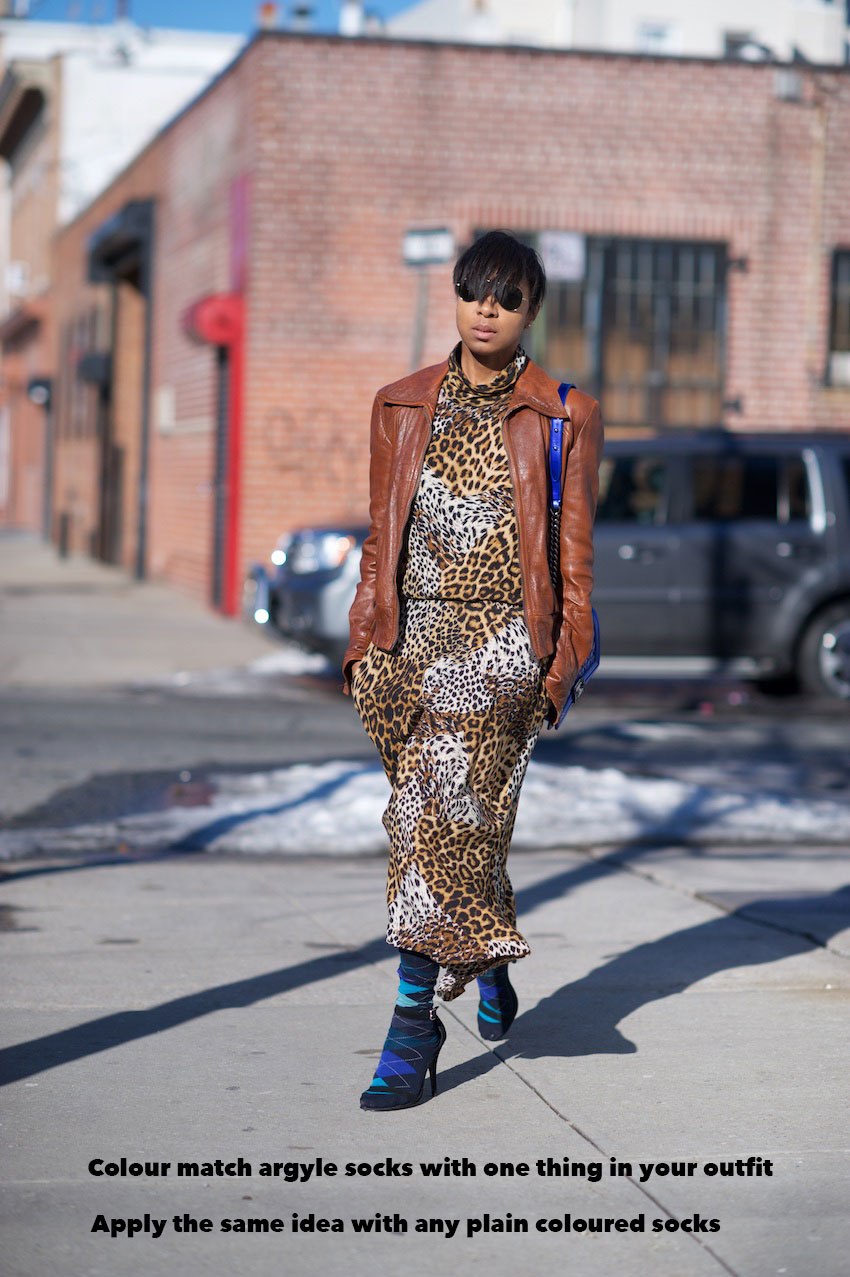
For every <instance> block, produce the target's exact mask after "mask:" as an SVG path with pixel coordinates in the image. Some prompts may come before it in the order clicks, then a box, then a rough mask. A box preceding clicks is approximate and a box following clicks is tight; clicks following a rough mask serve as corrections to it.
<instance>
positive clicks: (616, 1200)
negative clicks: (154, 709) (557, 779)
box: [0, 847, 850, 1277]
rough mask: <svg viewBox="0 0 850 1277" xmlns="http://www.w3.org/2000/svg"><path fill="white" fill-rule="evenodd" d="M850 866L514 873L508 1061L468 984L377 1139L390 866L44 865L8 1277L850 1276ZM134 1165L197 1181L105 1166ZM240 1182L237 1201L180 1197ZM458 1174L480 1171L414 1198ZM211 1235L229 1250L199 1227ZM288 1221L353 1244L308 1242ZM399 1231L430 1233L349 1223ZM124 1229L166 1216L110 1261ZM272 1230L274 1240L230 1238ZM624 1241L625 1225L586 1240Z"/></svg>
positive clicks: (15, 1013)
mask: <svg viewBox="0 0 850 1277" xmlns="http://www.w3.org/2000/svg"><path fill="white" fill-rule="evenodd" d="M846 869H847V865H846V862H845V861H844V860H843V858H841V857H838V856H836V853H835V851H834V850H833V851H824V852H822V853H821V852H818V850H817V849H808V850H807V851H806V853H805V854H804V855H803V854H801V855H799V856H796V857H795V856H794V855H793V854H792V855H789V854H788V853H783V854H782V855H781V856H778V855H776V854H774V853H772V852H771V850H770V849H769V848H764V849H760V850H755V851H753V850H752V849H751V850H749V851H748V852H747V853H746V854H745V855H736V854H735V853H734V852H730V851H729V850H728V849H726V850H725V851H724V853H723V855H722V856H718V857H713V856H711V855H710V854H705V853H704V852H698V853H696V854H695V853H693V852H688V851H686V850H682V849H677V848H675V847H668V848H658V849H655V850H654V851H653V850H649V849H647V848H645V847H644V848H633V849H629V848H619V849H617V848H609V849H601V850H600V851H599V852H598V853H597V854H596V856H594V857H586V856H581V855H577V854H575V853H574V852H566V851H564V852H547V853H527V854H525V855H522V856H517V857H516V858H515V859H514V860H513V863H512V875H513V880H514V884H515V886H516V888H517V889H518V897H519V906H520V916H521V926H522V929H523V931H524V934H525V935H526V936H527V937H528V939H529V941H530V943H531V945H532V949H533V952H532V956H531V957H530V958H528V959H526V960H524V961H523V962H521V963H518V964H517V965H516V967H515V983H516V985H517V988H518V991H519V994H520V999H521V1008H520V1015H519V1017H518V1018H517V1021H516V1022H515V1025H514V1028H513V1029H512V1031H511V1034H510V1037H509V1039H508V1040H507V1041H506V1042H505V1043H503V1044H500V1045H498V1046H496V1047H495V1049H491V1048H490V1047H489V1046H488V1045H487V1044H485V1043H483V1042H482V1041H481V1040H480V1039H479V1038H478V1036H477V1034H476V1031H475V1010H476V998H475V995H474V992H473V991H472V990H468V991H467V994H466V995H465V996H464V997H463V998H461V999H459V1000H457V1001H455V1002H454V1003H451V1004H449V1005H447V1006H446V1005H443V1007H442V1011H441V1014H442V1016H443V1018H444V1021H445V1022H446V1024H447V1026H448V1042H447V1045H446V1047H445V1048H444V1052H443V1055H442V1057H441V1059H440V1079H439V1093H438V1095H437V1096H436V1097H435V1098H434V1099H433V1100H429V1101H428V1102H427V1103H424V1104H423V1105H421V1106H420V1107H419V1108H416V1109H412V1110H409V1111H406V1112H402V1113H397V1114H385V1115H381V1114H367V1113H363V1112H361V1111H360V1109H359V1108H358V1103H357V1101H358V1095H359V1092H360V1090H361V1089H362V1088H363V1087H365V1086H366V1085H367V1084H368V1080H369V1078H370V1076H371V1071H372V1068H373V1066H374V1062H375V1060H376V1058H377V1056H378V1055H379V1053H380V1048H381V1044H382V1042H383V1035H384V1032H385V1029H386V1022H387V1018H388V1014H389V1007H390V1004H391V1001H392V997H393V993H394V988H395V984H394V976H393V969H394V961H393V955H392V951H391V950H389V949H388V948H387V946H386V944H385V943H384V941H383V938H382V929H383V923H384V919H383V884H384V865H383V862H382V861H380V860H375V859H365V860H359V861H347V862H345V863H344V864H339V863H338V864H337V865H336V866H333V865H330V864H328V862H327V861H321V862H312V861H304V860H289V861H286V860H277V861H269V860H267V859H262V860H261V859H253V860H252V859H245V858H239V859H238V860H237V859H227V858H217V859H215V860H211V859H208V858H204V857H202V856H201V857H194V856H191V855H188V856H187V855H184V856H164V857H160V858H156V859H151V860H147V861H138V862H126V861H125V862H121V859H120V858H114V859H113V862H112V863H104V864H103V865H101V866H92V865H89V866H87V867H75V866H73V865H68V864H67V862H66V863H63V864H61V865H59V864H53V865H51V864H50V863H49V862H48V863H45V862H43V861H38V862H31V863H29V864H20V863H19V864H17V865H16V866H15V869H14V871H13V872H12V873H9V874H7V875H6V876H5V882H4V887H5V899H6V901H7V904H8V911H7V915H6V919H5V926H6V930H5V932H4V934H3V935H2V937H1V938H0V947H1V948H2V952H3V958H4V970H5V972H6V979H5V981H4V993H3V1002H4V1015H3V1021H4V1024H5V1034H6V1040H7V1043H8V1046H7V1049H6V1050H5V1051H4V1052H3V1053H2V1068H3V1075H4V1078H6V1079H7V1080H8V1082H9V1085H8V1089H7V1090H6V1092H5V1096H6V1098H5V1106H4V1110H5V1123H4V1126H5V1146H6V1156H5V1157H4V1167H5V1171H4V1180H5V1183H4V1191H3V1200H4V1212H5V1217H6V1218H5V1224H4V1234H5V1240H4V1242H3V1253H4V1257H5V1258H4V1272H5V1273H7V1274H9V1277H12V1274H16V1275H24V1274H26V1277H54V1275H55V1277H67V1274H69V1273H73V1274H75V1277H83V1275H84V1274H91V1275H94V1274H122V1275H123V1274H128V1275H129V1274H133V1275H136V1274H138V1275H140V1277H141V1274H146V1275H147V1274H151V1273H163V1274H166V1273H169V1274H170V1273H179V1274H181V1275H182V1274H186V1275H187V1277H194V1274H221V1275H222V1277H224V1275H225V1274H230V1273H232V1272H234V1271H244V1272H250V1273H256V1274H263V1275H265V1274H269V1275H271V1274H273V1273H278V1272H281V1271H284V1272H287V1273H294V1274H308V1273H309V1274H313V1273H318V1274H328V1275H335V1274H340V1275H342V1274H363V1275H364V1277H366V1274H371V1273H373V1272H375V1271H377V1272H386V1271H401V1270H405V1269H407V1268H408V1267H411V1268H413V1269H414V1270H417V1269H418V1270H423V1269H426V1268H427V1269H430V1268H431V1267H432V1266H434V1267H437V1266H438V1267H439V1268H440V1269H441V1270H442V1271H444V1272H447V1273H460V1272H466V1271H487V1272H488V1273H493V1274H505V1275H506V1277H508V1275H510V1277H513V1275H514V1274H516V1273H553V1274H554V1273H560V1272H564V1271H569V1272H574V1273H579V1274H585V1275H587V1277H609V1275H610V1274H612V1273H628V1274H630V1275H639V1277H644V1275H646V1277H656V1275H658V1277H668V1275H669V1277H690V1275H691V1274H693V1275H694V1277H697V1275H702V1274H706V1275H708V1274H720V1273H736V1274H741V1275H744V1274H746V1275H748V1277H767V1275H768V1274H773V1273H787V1274H799V1275H800V1277H812V1275H813V1274H817V1277H839V1275H841V1274H844V1273H846V1271H847V1248H848V1244H850V1226H848V1197H847V1169H848V1138H847V1135H848V1131H847V1089H846V1088H847V1075H846V1069H847V1046H848V1041H847V1008H848V992H850V961H848V960H850V930H848V925H850V914H848V893H847V890H846V888H845V889H844V890H843V891H842V890H841V888H842V887H843V885H844V883H845V882H846ZM801 883H805V887H803V886H801V885H800V884H801ZM121 1158H126V1159H127V1160H128V1162H150V1163H153V1162H160V1163H162V1162H170V1163H171V1168H170V1170H169V1172H168V1173H167V1174H166V1175H164V1176H156V1175H142V1176H140V1177H135V1176H132V1175H125V1176H121V1175H118V1176H103V1175H97V1174H94V1173H91V1172H90V1170H89V1165H90V1163H91V1162H92V1159H105V1161H106V1162H108V1163H118V1164H119V1165H120V1159H121ZM239 1158H242V1159H244V1163H247V1164H248V1167H247V1172H248V1173H246V1174H244V1175H233V1174H231V1175H227V1174H221V1175H217V1174H211V1175H208V1176H201V1177H200V1178H193V1179H187V1178H185V1177H180V1176H178V1175H177V1174H176V1168H177V1163H178V1162H179V1161H189V1162H198V1163H199V1164H202V1163H214V1162H215V1160H216V1159H222V1160H223V1163H224V1164H228V1163H237V1159H239ZM445 1158H450V1159H463V1158H465V1159H467V1163H466V1168H465V1169H466V1173H461V1174H454V1173H453V1174H451V1175H449V1176H448V1177H443V1176H439V1177H436V1178H432V1177H430V1176H426V1175H424V1174H423V1173H422V1169H421V1164H422V1163H423V1162H440V1163H444V1159H445ZM612 1158H613V1159H615V1161H616V1163H617V1169H618V1171H619V1172H620V1173H618V1174H617V1175H612V1174H611V1173H610V1171H611V1165H612V1163H611V1160H610V1159H612ZM758 1158H761V1159H762V1161H761V1162H758V1161H757V1160H754V1159H758ZM318 1159H322V1160H323V1162H325V1163H326V1162H328V1161H330V1162H332V1163H334V1164H335V1165H336V1166H337V1167H338V1172H337V1174H336V1175H335V1176H328V1175H318V1173H317V1170H316V1163H317V1160H318ZM546 1159H552V1161H551V1163H548V1162H547V1161H546ZM748 1159H749V1160H748ZM538 1161H540V1163H541V1167H540V1168H539V1167H538ZM275 1162H278V1163H281V1164H282V1166H281V1169H280V1171H279V1173H278V1175H276V1176H268V1175H264V1174H263V1173H262V1170H261V1164H262V1163H275ZM662 1162H663V1163H665V1164H667V1167H668V1168H669V1167H673V1166H675V1170H673V1169H669V1170H666V1171H665V1168H662V1167H661V1166H660V1165H659V1163H662ZM244 1163H243V1169H245V1167H244ZM295 1163H298V1164H303V1165H304V1166H305V1167H307V1168H308V1170H307V1171H302V1172H293V1171H292V1169H291V1167H292V1165H293V1164H295ZM405 1163H407V1164H408V1165H409V1167H410V1172H411V1173H410V1174H409V1175H407V1174H405V1173H404V1164H405ZM625 1163H628V1167H627V1166H625V1165H622V1164H625ZM650 1163H652V1164H654V1165H655V1169H654V1170H653V1171H651V1172H649V1171H648V1169H647V1168H648V1164H650ZM470 1164H471V1166H470ZM523 1166H525V1167H527V1169H528V1173H527V1174H525V1173H524V1172H523ZM346 1167H350V1168H351V1172H352V1173H350V1174H347V1173H346ZM393 1167H395V1168H396V1170H395V1172H393ZM642 1167H643V1169H642ZM311 1168H312V1169H311ZM399 1168H400V1170H401V1172H402V1173H401V1174H399V1173H398V1170H399ZM472 1168H474V1173H472ZM488 1168H489V1169H488ZM541 1168H542V1169H543V1171H544V1172H545V1173H544V1174H542V1175H541V1174H540V1173H539V1170H540V1169H541ZM580 1168H583V1169H584V1174H583V1175H582V1174H581V1173H580ZM96 1169H97V1168H96ZM148 1169H149V1170H151V1171H153V1170H155V1168H154V1167H152V1166H151V1167H149V1168H148ZM211 1169H213V1170H214V1169H215V1168H214V1167H213V1168H211ZM222 1169H224V1168H223V1167H222ZM232 1169H235V1170H238V1166H237V1167H233V1168H232ZM450 1169H452V1170H455V1171H461V1172H462V1171H463V1169H464V1168H463V1166H456V1167H454V1168H452V1167H451V1166H450ZM555 1169H558V1170H561V1171H565V1170H566V1171H567V1172H569V1173H566V1174H560V1175H556V1174H555V1173H554V1170H555ZM492 1170H494V1171H495V1173H493V1174H491V1173H490V1171H492ZM629 1170H630V1173H628V1172H629ZM682 1170H684V1172H685V1173H684V1174H681V1173H679V1172H681V1171H682ZM768 1170H769V1171H770V1172H771V1173H770V1174H769V1175H768V1174H767V1171H768ZM759 1171H761V1172H762V1173H761V1174H759V1173H758V1172H759ZM308 1172H309V1174H310V1178H309V1179H308V1180H307V1181H306V1182H293V1181H292V1180H291V1179H287V1178H286V1176H287V1174H289V1175H290V1176H291V1175H292V1174H293V1173H294V1174H297V1175H303V1174H307V1173H308ZM727 1172H731V1173H728V1174H727ZM642 1179H643V1181H644V1182H641V1181H642ZM186 1214H187V1215H189V1216H190V1217H192V1218H193V1219H195V1220H201V1219H206V1220H210V1221H212V1222H211V1224H210V1225H209V1227H210V1229H211V1231H210V1232H209V1233H202V1232H198V1233H191V1234H186V1233H178V1232H176V1231H175V1225H174V1220H175V1218H176V1219H178V1221H181V1222H182V1217H183V1216H184V1215H186ZM294 1215H297V1216H298V1218H299V1220H300V1221H304V1220H305V1219H306V1220H307V1221H308V1223H309V1221H310V1220H311V1219H312V1222H313V1225H315V1224H316V1221H317V1220H319V1219H327V1220H331V1221H336V1220H339V1221H341V1223H340V1224H339V1225H336V1224H332V1225H329V1227H337V1228H341V1229H342V1230H343V1231H340V1232H331V1231H329V1232H319V1231H310V1232H301V1231H298V1232H293V1230H292V1222H293V1216H294ZM376 1216H378V1217H380V1219H381V1221H383V1218H384V1216H390V1217H395V1216H399V1217H401V1219H402V1220H403V1221H405V1222H406V1224H407V1235H405V1236H403V1237H402V1236H399V1234H398V1232H389V1231H383V1222H382V1231H380V1232H377V1233H376V1232H368V1233H357V1232H356V1231H354V1224H353V1223H352V1221H353V1220H367V1221H371V1220H375V1218H376ZM566 1216H569V1217H570V1223H571V1225H572V1227H571V1231H569V1232H566V1231H564V1224H565V1217H566ZM100 1217H102V1220H101V1222H102V1223H105V1224H106V1225H107V1226H108V1227H109V1228H110V1229H112V1228H113V1227H116V1228H117V1227H123V1224H121V1223H116V1224H114V1225H113V1223H112V1221H126V1220H128V1219H137V1220H140V1221H142V1223H141V1225H140V1227H144V1221H145V1219H146V1218H147V1219H148V1222H149V1223H150V1221H151V1220H153V1219H156V1220H164V1221H166V1224H165V1226H164V1231H163V1232H162V1234H161V1236H159V1237H157V1238H154V1236H153V1235H152V1234H151V1233H150V1232H144V1231H143V1232H140V1233H139V1234H138V1235H137V1236H135V1237H133V1238H132V1239H130V1238H128V1237H127V1234H126V1232H122V1233H121V1234H120V1235H119V1236H117V1237H116V1238H115V1239H114V1240H113V1238H112V1237H111V1236H110V1235H109V1234H104V1233H103V1232H99V1231H98V1232H93V1231H92V1229H93V1227H94V1226H95V1224H96V1223H97V1222H98V1221H99V1219H100ZM248 1219H261V1220H269V1221H271V1220H275V1219H277V1220H280V1221H282V1225H281V1229H282V1231H280V1232H270V1233H268V1234H265V1235H262V1236H255V1235H252V1236H251V1237H250V1238H248V1237H245V1236H243V1235H242V1234H241V1233H238V1232H235V1231H232V1230H231V1231H228V1232H224V1231H222V1228H223V1227H224V1225H223V1224H222V1221H223V1220H231V1221H232V1220H248ZM606 1219H609V1220H611V1221H616V1220H625V1221H627V1223H626V1224H620V1225H619V1226H618V1225H617V1224H616V1223H611V1224H609V1225H608V1228H609V1229H611V1230H612V1231H610V1232H607V1233H604V1234H602V1235H597V1234H596V1233H593V1234H591V1233H589V1232H581V1231H579V1230H580V1229H581V1228H582V1227H583V1225H582V1223H579V1222H577V1221H586V1220H593V1221H596V1220H603V1221H604V1220H606ZM418 1220H423V1221H453V1223H451V1224H448V1225H446V1224H445V1223H444V1224H442V1225H437V1224H436V1223H434V1224H429V1223H427V1222H426V1223H425V1224H423V1225H421V1226H422V1227H428V1228H430V1227H433V1228H437V1227H449V1228H451V1227H456V1228H457V1232H456V1234H455V1235H454V1236H453V1237H451V1238H449V1237H447V1236H446V1235H445V1234H444V1233H443V1234H441V1233H432V1234H425V1235H420V1234H418V1233H416V1232H415V1231H414V1229H415V1228H416V1222H417V1221H418ZM674 1220H675V1221H680V1224H679V1227H676V1226H675V1225H674V1223H673V1221H674ZM455 1221H456V1223H455ZM517 1221H525V1222H526V1224H527V1227H528V1232H519V1231H515V1230H516V1229H519V1228H520V1227H522V1224H518V1223H517ZM538 1221H543V1222H542V1223H539V1222H538ZM548 1221H552V1222H551V1223H549V1222H548ZM655 1221H659V1222H657V1223H656V1222H655ZM711 1221H717V1223H716V1224H714V1223H712V1222H711ZM391 1222H394V1223H395V1227H397V1228H398V1227H401V1226H402V1225H400V1224H399V1223H398V1221H395V1220H392V1221H391ZM268 1226H269V1227H272V1225H268ZM601 1227H603V1228H604V1227H605V1224H604V1223H603V1224H602V1225H601ZM618 1227H620V1228H623V1229H625V1230H626V1231H617V1228H618ZM544 1228H545V1229H546V1231H540V1230H541V1229H544ZM674 1228H675V1231H671V1230H673V1229H674ZM686 1229H687V1230H698V1231H685V1230H686ZM711 1229H714V1230H715V1231H705V1230H711ZM655 1230H658V1231H655ZM468 1234H469V1235H468Z"/></svg>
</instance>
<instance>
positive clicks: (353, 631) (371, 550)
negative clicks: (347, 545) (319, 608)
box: [342, 396, 392, 696]
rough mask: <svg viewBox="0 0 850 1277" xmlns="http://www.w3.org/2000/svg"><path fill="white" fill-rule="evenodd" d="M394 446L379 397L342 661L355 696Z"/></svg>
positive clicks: (367, 632)
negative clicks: (354, 671) (365, 529)
mask: <svg viewBox="0 0 850 1277" xmlns="http://www.w3.org/2000/svg"><path fill="white" fill-rule="evenodd" d="M391 463H392V442H391V440H390V439H389V437H388V436H387V431H386V425H385V422H384V415H383V404H382V402H381V399H380V397H379V396H376V397H375V402H374V404H373V405H372V422H371V426H370V430H369V535H368V536H367V537H366V540H365V541H364V542H363V549H362V551H361V558H360V583H359V585H358V586H357V591H356V593H355V595H354V602H353V603H352V605H351V608H350V609H349V613H348V625H349V643H348V648H347V649H346V652H345V655H344V657H343V658H342V673H343V678H344V679H345V682H344V683H343V687H342V690H343V692H344V693H345V695H346V696H350V695H351V674H350V671H349V665H350V664H351V662H352V661H356V660H359V659H360V657H361V656H363V654H364V653H365V651H366V649H367V647H368V646H369V640H370V639H371V637H372V629H373V622H374V614H375V560H376V555H377V548H378V538H379V537H380V534H381V528H382V526H383V523H384V516H385V514H386V509H387V500H388V497H389V487H390V483H391V476H392V464H391Z"/></svg>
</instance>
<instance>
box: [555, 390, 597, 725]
mask: <svg viewBox="0 0 850 1277" xmlns="http://www.w3.org/2000/svg"><path fill="white" fill-rule="evenodd" d="M602 445H603V428H602V415H601V413H600V411H599V404H598V402H597V401H596V400H595V399H594V400H592V406H591V408H590V411H589V412H588V413H587V415H586V416H585V417H584V419H583V420H582V421H577V422H575V432H574V435H573V442H572V445H571V447H570V450H569V454H568V456H567V465H566V475H565V478H564V493H563V499H562V504H561V587H562V603H561V624H560V630H559V633H558V640H557V644H556V647H555V654H554V656H553V658H552V664H551V665H550V667H549V671H548V673H547V675H546V691H547V692H548V693H549V699H550V700H551V701H552V704H553V706H554V709H555V712H554V713H553V712H552V707H551V706H550V712H549V715H548V717H549V719H550V721H553V722H554V721H556V720H557V718H558V716H559V715H560V712H561V710H562V708H563V706H564V703H565V702H566V699H567V697H568V696H569V694H570V689H571V688H572V685H573V683H574V682H575V679H576V676H577V674H578V671H579V670H580V668H581V666H582V665H583V664H584V662H585V661H586V660H587V658H588V656H589V655H590V650H591V648H592V646H593V616H592V613H591V608H590V593H591V590H592V588H593V521H594V518H595V516H596V501H597V497H598V494H599V461H600V458H601V456H602Z"/></svg>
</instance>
